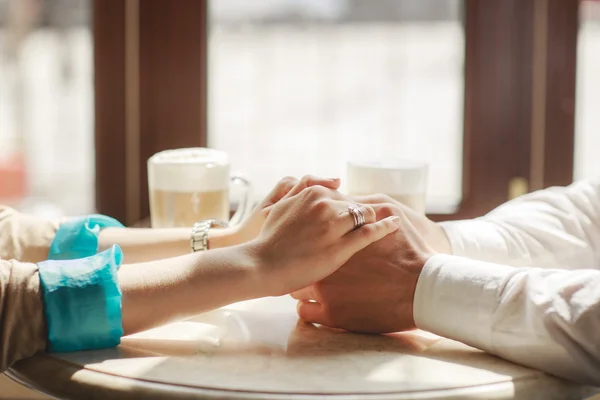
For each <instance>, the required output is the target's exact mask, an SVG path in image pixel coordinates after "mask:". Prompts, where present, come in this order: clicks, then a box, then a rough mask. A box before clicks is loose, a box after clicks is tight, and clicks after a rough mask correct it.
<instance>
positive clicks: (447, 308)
mask: <svg viewBox="0 0 600 400" xmlns="http://www.w3.org/2000/svg"><path fill="white" fill-rule="evenodd" d="M414 318H415V323H416V325H417V327H419V328H420V329H424V330H427V331H430V332H433V333H435V334H438V335H440V336H444V337H448V338H450V339H455V340H458V341H461V342H463V343H466V344H468V345H471V346H473V347H477V348H479V349H481V350H484V351H486V352H489V353H491V354H496V355H498V356H500V357H502V358H505V359H507V360H510V361H513V362H516V363H519V364H522V365H526V366H529V367H532V368H536V369H538V370H541V371H545V372H548V373H551V374H555V375H558V376H562V377H566V378H569V379H572V380H575V381H578V382H582V383H588V384H594V385H600V338H599V332H600V271H598V270H577V271H567V270H557V269H541V268H516V267H510V266H504V265H499V264H492V263H487V262H482V261H476V260H470V259H467V258H463V257H457V256H449V255H436V256H433V257H431V258H430V259H429V261H428V262H427V263H426V264H425V267H424V268H423V271H422V273H421V276H420V277H419V281H418V284H417V289H416V292H415V302H414Z"/></svg>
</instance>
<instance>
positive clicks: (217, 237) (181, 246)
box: [98, 228, 238, 264]
mask: <svg viewBox="0 0 600 400" xmlns="http://www.w3.org/2000/svg"><path fill="white" fill-rule="evenodd" d="M191 231H192V230H191V228H164V229H147V228H106V229H103V230H102V231H101V232H100V234H99V236H98V247H99V249H98V250H99V251H103V250H106V249H108V248H110V247H111V246H112V245H114V244H117V245H119V246H120V247H121V249H122V250H123V253H124V254H125V262H127V263H128V264H133V263H141V262H149V261H153V260H161V259H165V258H171V257H178V256H181V255H184V254H188V253H189V252H190V235H191ZM236 244H238V241H237V239H236V236H235V232H234V231H233V230H231V229H211V230H210V231H209V234H208V247H209V249H218V248H223V247H229V246H233V245H236Z"/></svg>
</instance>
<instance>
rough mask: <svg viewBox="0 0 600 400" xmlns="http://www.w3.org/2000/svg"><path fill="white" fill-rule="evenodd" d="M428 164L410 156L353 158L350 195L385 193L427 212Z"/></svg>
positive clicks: (348, 179) (349, 168)
mask: <svg viewBox="0 0 600 400" xmlns="http://www.w3.org/2000/svg"><path fill="white" fill-rule="evenodd" d="M427 170H428V165H427V163H425V162H422V161H416V160H407V159H397V158H392V159H382V160H368V159H367V160H351V161H348V163H347V170H346V173H347V176H346V187H347V192H348V194H350V195H355V196H360V195H367V194H374V193H383V194H386V195H388V196H390V197H391V198H393V199H395V200H398V201H399V202H401V203H403V204H405V205H407V206H409V207H410V208H412V209H413V210H415V211H417V212H419V213H423V214H425V206H426V190H427Z"/></svg>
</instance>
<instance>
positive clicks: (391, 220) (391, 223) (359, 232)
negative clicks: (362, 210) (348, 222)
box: [338, 216, 402, 260]
mask: <svg viewBox="0 0 600 400" xmlns="http://www.w3.org/2000/svg"><path fill="white" fill-rule="evenodd" d="M401 223H402V218H401V217H398V216H391V217H387V218H384V219H382V220H381V221H378V222H375V223H372V224H368V225H363V226H361V227H360V228H358V229H356V230H354V231H352V232H350V233H348V234H347V235H346V236H345V237H344V238H342V240H341V241H340V243H339V244H338V246H341V249H340V251H342V252H343V253H342V254H344V258H345V260H348V259H349V258H350V257H352V256H353V255H354V254H355V253H357V252H359V251H360V250H362V249H364V248H365V247H367V246H368V245H370V244H371V243H374V242H376V241H378V240H380V239H383V238H384V237H386V236H387V235H389V234H390V233H392V232H395V231H397V230H398V228H399V227H400V225H401Z"/></svg>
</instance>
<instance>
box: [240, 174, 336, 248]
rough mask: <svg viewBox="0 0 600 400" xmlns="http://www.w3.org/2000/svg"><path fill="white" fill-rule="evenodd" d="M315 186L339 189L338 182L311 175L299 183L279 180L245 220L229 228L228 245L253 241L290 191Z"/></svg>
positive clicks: (292, 179)
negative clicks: (277, 205) (275, 207)
mask: <svg viewBox="0 0 600 400" xmlns="http://www.w3.org/2000/svg"><path fill="white" fill-rule="evenodd" d="M315 185H320V186H324V187H326V188H329V189H334V190H337V189H338V188H339V187H340V180H339V179H325V178H318V177H316V176H312V175H306V176H304V177H303V178H302V179H301V180H300V181H298V179H296V178H293V177H290V176H288V177H285V178H283V179H281V180H280V181H279V182H278V183H277V185H275V187H274V188H273V190H271V192H270V193H269V194H268V195H267V197H265V198H264V199H263V200H262V201H261V202H260V203H259V204H258V205H257V206H256V207H255V208H254V210H253V211H252V213H251V214H250V215H249V216H248V218H247V219H246V220H244V221H243V222H242V223H241V224H240V225H238V226H236V227H234V228H231V230H230V231H229V235H230V241H229V245H236V244H242V243H245V242H249V241H250V240H252V239H255V238H256V237H257V236H258V234H259V233H260V230H261V229H262V227H263V225H264V223H265V220H266V219H267V216H268V215H269V212H270V211H271V209H272V208H273V205H275V204H277V202H279V201H280V200H281V199H282V198H284V197H285V196H286V195H288V193H290V191H291V190H292V189H294V190H295V191H297V192H300V191H302V189H304V188H307V187H310V186H315Z"/></svg>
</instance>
